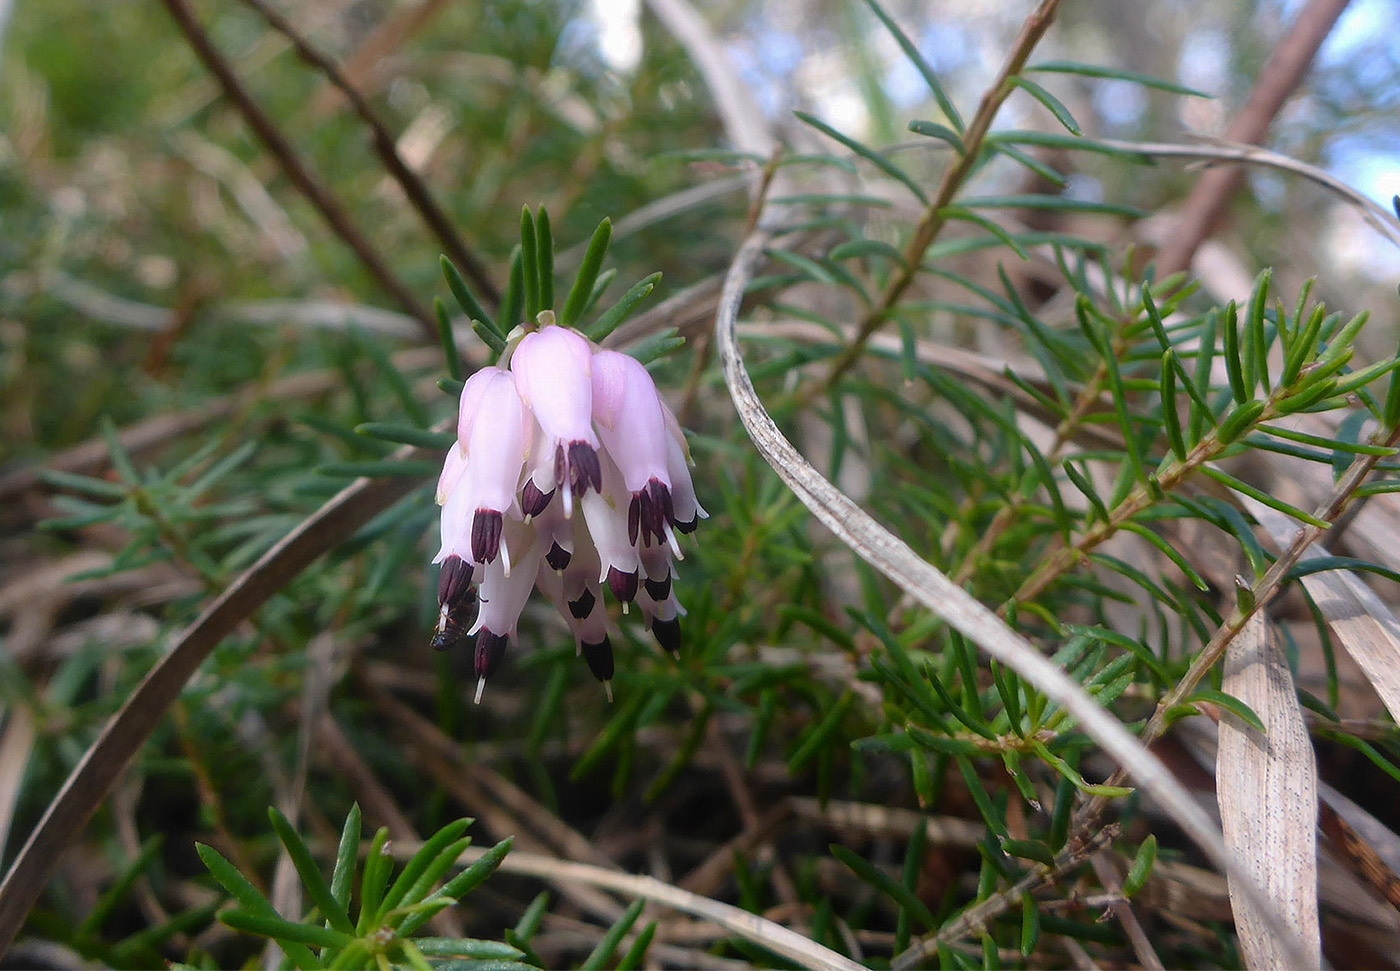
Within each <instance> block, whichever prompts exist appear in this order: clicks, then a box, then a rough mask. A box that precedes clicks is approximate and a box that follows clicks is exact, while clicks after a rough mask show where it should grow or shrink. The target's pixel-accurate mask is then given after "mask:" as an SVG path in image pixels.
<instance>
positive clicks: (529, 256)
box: [520, 206, 540, 324]
mask: <svg viewBox="0 0 1400 971" xmlns="http://www.w3.org/2000/svg"><path fill="white" fill-rule="evenodd" d="M538 245H539V243H538V240H537V238H536V236H535V217H534V215H533V214H532V213H531V212H530V207H529V206H524V207H522V208H521V210H520V275H521V280H522V286H523V291H522V292H523V295H524V303H523V304H522V306H523V308H524V311H525V320H526V321H527V322H528V323H531V324H533V323H534V322H535V315H536V314H538V313H539V312H540V260H539V249H538Z"/></svg>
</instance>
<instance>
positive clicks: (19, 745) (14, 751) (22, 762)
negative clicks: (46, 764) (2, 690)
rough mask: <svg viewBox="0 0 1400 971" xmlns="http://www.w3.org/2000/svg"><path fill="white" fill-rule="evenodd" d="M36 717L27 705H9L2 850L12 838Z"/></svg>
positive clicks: (1, 773)
mask: <svg viewBox="0 0 1400 971" xmlns="http://www.w3.org/2000/svg"><path fill="white" fill-rule="evenodd" d="M34 734H35V726H34V718H33V716H32V715H31V714H30V713H29V712H28V711H27V710H26V709H24V708H19V707H15V708H12V709H10V714H9V718H8V719H6V721H5V734H4V735H0V854H3V853H4V852H5V844H6V843H7V842H8V841H9V835H10V824H11V823H12V822H14V818H15V804H16V803H18V802H19V791H20V782H21V781H22V780H23V779H24V771H25V769H26V768H28V766H29V756H30V755H31V754H32V753H33V751H34Z"/></svg>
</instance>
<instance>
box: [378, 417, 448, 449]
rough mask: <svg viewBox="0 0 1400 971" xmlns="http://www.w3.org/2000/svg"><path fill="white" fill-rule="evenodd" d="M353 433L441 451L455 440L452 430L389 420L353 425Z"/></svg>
mask: <svg viewBox="0 0 1400 971" xmlns="http://www.w3.org/2000/svg"><path fill="white" fill-rule="evenodd" d="M355 434H357V435H364V436H365V437H366V438H377V439H380V440H381V441H385V442H399V443H400V444H403V445H417V446H418V447H419V448H430V449H433V450H435V451H441V450H442V449H445V448H447V447H448V446H449V445H451V444H452V443H453V442H455V441H456V440H457V436H456V435H455V434H454V433H452V432H435V431H432V430H430V429H427V428H419V427H418V426H417V425H395V424H392V423H390V422H383V421H370V422H365V423H364V424H363V425H356V426H355Z"/></svg>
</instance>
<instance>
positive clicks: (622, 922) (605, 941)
mask: <svg viewBox="0 0 1400 971" xmlns="http://www.w3.org/2000/svg"><path fill="white" fill-rule="evenodd" d="M645 906H646V901H645V900H634V901H632V902H631V903H630V904H628V905H627V909H626V910H624V911H623V912H622V916H621V917H619V918H618V919H617V920H616V921H614V922H613V925H612V926H611V927H609V928H608V930H607V933H605V934H604V935H603V936H602V938H601V939H600V940H599V941H598V944H597V946H595V947H594V948H593V950H592V951H591V952H589V955H588V957H586V958H584V959H583V963H582V964H580V965H579V971H602V969H603V968H605V967H607V964H608V962H609V961H610V960H612V956H613V954H614V953H615V952H616V951H617V946H618V945H619V944H621V943H622V939H623V937H625V936H626V935H627V932H628V931H630V930H631V929H632V925H633V924H635V923H636V922H637V918H638V917H640V916H641V915H642V908H643V907H645Z"/></svg>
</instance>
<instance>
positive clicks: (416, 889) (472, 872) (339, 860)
mask: <svg viewBox="0 0 1400 971" xmlns="http://www.w3.org/2000/svg"><path fill="white" fill-rule="evenodd" d="M268 816H269V818H270V819H271V820H272V828H273V830H274V832H276V834H277V838H278V840H279V841H280V842H281V843H282V846H283V848H284V849H285V850H286V852H287V854H288V856H289V857H290V858H291V860H292V864H293V866H295V867H296V872H297V876H298V877H299V878H300V880H301V882H302V888H303V889H304V890H305V892H306V894H307V896H308V897H310V899H311V903H312V907H313V910H314V913H313V915H312V916H311V917H309V918H308V919H306V920H289V919H287V918H286V917H284V916H282V915H281V914H279V913H278V912H277V911H276V909H275V908H274V907H273V905H272V903H271V902H270V901H268V900H267V898H265V897H264V896H263V895H262V894H261V893H260V892H259V891H258V890H257V888H255V887H254V886H253V884H252V883H250V882H249V881H248V880H247V878H246V877H244V876H243V875H242V874H241V873H239V872H238V870H237V869H236V868H235V867H234V866H233V865H232V864H231V863H229V862H228V860H226V859H224V857H223V856H221V855H220V854H219V852H218V851H217V850H215V849H213V848H212V847H209V846H205V845H202V844H201V845H200V846H199V847H198V849H199V857H200V859H201V860H203V861H204V865H205V866H206V867H208V868H209V872H210V873H211V874H212V875H213V876H214V879H215V880H217V881H218V882H219V884H220V885H221V886H223V888H224V889H225V890H226V891H227V892H228V893H229V895H230V896H231V897H233V898H234V900H236V901H237V902H238V906H237V907H236V908H234V909H232V910H225V911H222V912H220V914H219V919H220V920H221V921H222V922H223V923H225V924H227V925H228V926H229V927H232V928H233V929H235V930H238V931H242V932H244V933H246V934H254V935H257V936H259V937H266V938H270V939H271V940H273V941H276V942H277V944H278V946H280V947H281V948H282V950H283V951H284V952H285V953H286V955H287V957H288V958H289V959H290V960H291V961H292V964H293V966H294V967H296V968H298V969H301V971H311V969H315V968H359V967H371V966H375V965H378V966H384V964H385V962H389V963H391V964H394V965H401V964H408V965H411V966H413V967H415V968H426V967H429V963H428V961H427V958H426V957H425V955H431V956H433V957H455V958H459V959H460V960H459V961H457V962H455V964H454V966H455V967H461V968H474V967H480V968H483V969H485V968H488V967H489V968H493V969H498V971H513V969H517V968H518V969H521V971H524V969H526V968H529V967H530V965H528V964H523V963H521V962H519V961H517V960H515V959H516V958H520V957H523V956H524V952H522V951H520V950H518V949H516V948H514V947H511V946H510V945H509V944H502V943H497V942H494V941H478V940H465V939H464V940H454V939H450V938H441V937H432V938H415V937H414V934H415V933H416V932H417V930H418V929H419V928H421V927H422V926H423V925H424V924H425V923H427V921H428V920H429V919H431V918H432V916H433V915H434V914H436V913H438V912H439V911H441V910H443V909H445V908H447V907H451V906H453V905H455V904H456V903H458V902H459V901H460V900H461V898H462V897H463V896H465V895H466V894H467V893H469V892H470V891H471V890H472V889H473V888H474V887H476V886H477V885H479V884H480V883H481V882H482V881H483V880H485V879H486V877H487V876H489V875H490V873H491V871H493V870H494V869H495V868H496V867H497V866H499V865H500V862H501V860H503V859H504V858H505V855H506V853H508V852H509V851H510V840H504V841H502V842H501V843H498V844H497V845H496V846H495V847H493V848H492V849H490V850H488V851H487V852H486V854H485V855H484V856H482V857H481V858H480V859H478V860H477V861H476V862H474V863H472V864H471V865H470V866H468V867H466V868H464V869H463V870H462V871H461V872H460V873H458V874H457V875H456V876H454V877H452V878H451V879H449V880H446V882H443V878H444V877H445V876H446V874H447V871H448V870H449V869H450V868H451V867H452V866H453V865H454V864H455V863H456V862H457V859H458V857H460V856H461V854H462V851H463V850H465V849H466V848H467V846H468V845H470V843H471V840H470V839H468V838H463V837H462V834H463V833H464V832H465V831H466V829H467V827H468V826H470V825H471V820H469V819H461V820H458V821H456V822H454V823H449V824H448V825H446V826H444V827H443V828H442V829H440V830H438V831H437V832H436V833H434V834H433V836H432V837H430V838H429V839H428V840H426V841H425V842H424V843H423V845H422V847H421V848H420V849H419V850H418V851H417V852H416V853H414V854H413V856H412V857H410V858H409V860H408V862H407V863H406V864H404V867H403V870H402V871H401V872H400V873H399V875H398V877H397V878H396V879H395V880H394V882H393V884H392V885H388V878H389V876H390V873H391V869H392V866H393V863H392V860H391V858H390V856H389V851H388V845H387V841H386V839H385V837H386V836H387V835H388V830H387V829H380V830H379V831H378V832H377V833H376V834H375V836H374V838H373V840H372V841H371V842H370V846H369V853H368V855H367V856H366V858H365V863H364V866H363V868H359V864H358V860H359V851H360V807H359V806H352V807H351V809H350V813H349V815H347V816H346V817H345V826H344V828H343V830H342V832H341V837H340V844H339V848H338V849H337V852H336V860H335V869H334V871H333V872H332V874H331V878H330V880H329V882H328V881H327V880H326V879H325V877H324V876H323V875H322V873H321V871H320V870H319V869H318V868H317V866H316V862H315V861H314V860H313V859H312V855H311V850H310V848H309V847H308V846H307V845H306V842H305V841H304V840H303V839H302V838H301V836H300V835H299V834H298V833H297V831H296V830H295V829H294V828H293V827H292V825H291V823H289V822H288V821H287V819H286V817H285V816H283V815H282V814H281V813H279V812H278V811H277V810H276V809H270V810H268ZM357 869H359V873H358V876H359V880H358V886H359V891H360V893H359V914H358V917H354V913H355V912H354V911H353V910H352V909H351V904H352V893H353V890H354V888H355V886H356V884H357V881H356V876H357Z"/></svg>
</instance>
